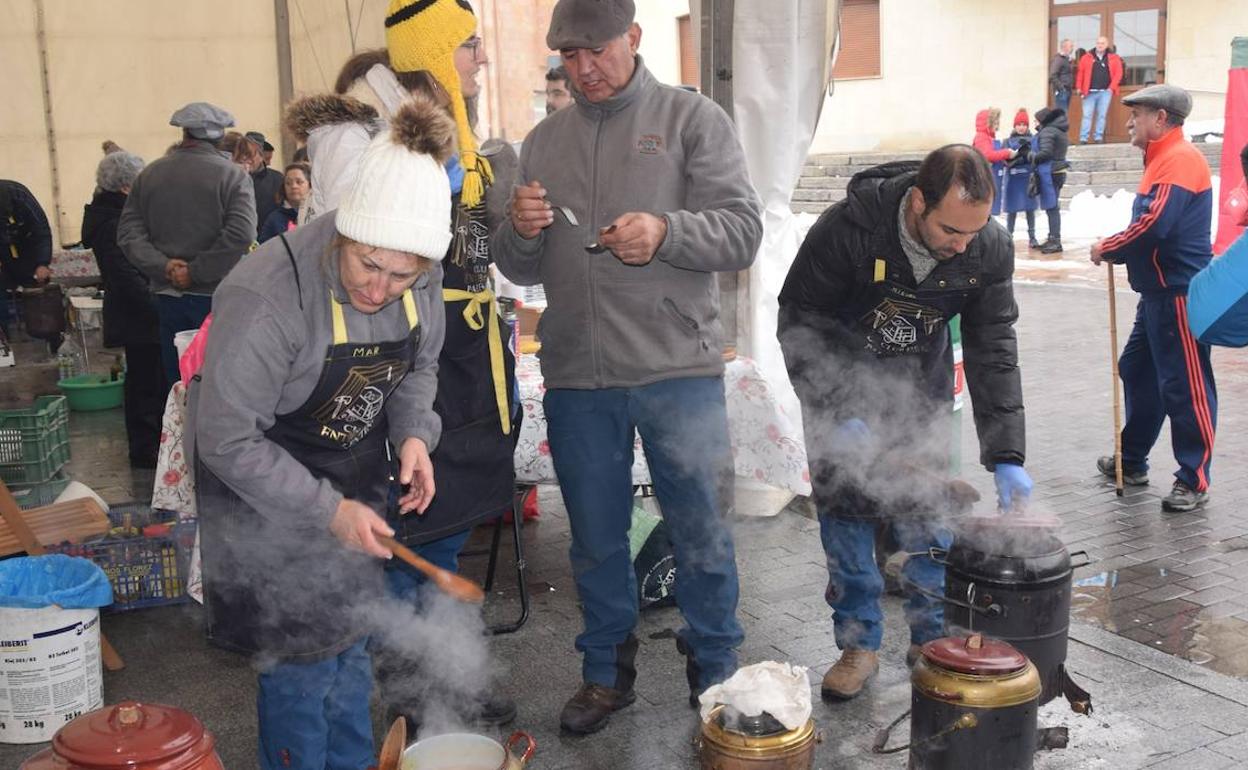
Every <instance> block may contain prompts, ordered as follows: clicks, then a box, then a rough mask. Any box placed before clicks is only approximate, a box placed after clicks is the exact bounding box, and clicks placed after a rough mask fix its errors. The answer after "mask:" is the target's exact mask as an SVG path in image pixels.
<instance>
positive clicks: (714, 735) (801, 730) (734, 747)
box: [696, 705, 819, 770]
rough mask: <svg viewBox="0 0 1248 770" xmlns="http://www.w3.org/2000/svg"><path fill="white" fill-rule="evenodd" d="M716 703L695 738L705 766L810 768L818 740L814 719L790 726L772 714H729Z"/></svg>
mask: <svg viewBox="0 0 1248 770" xmlns="http://www.w3.org/2000/svg"><path fill="white" fill-rule="evenodd" d="M726 709H727V707H725V706H722V705H720V706H716V707H715V709H714V710H713V711H711V718H710V719H709V720H707V721H706V722H703V724H702V732H701V734H700V735H699V736H698V738H697V740H696V742H697V744H698V755H699V757H700V758H701V767H702V770H810V768H811V767H813V766H814V762H815V744H816V743H818V742H819V736H818V733H816V731H815V720H814V719H813V718H811V719H807V720H806V724H804V725H802V726H801V727H798V728H797V729H795V730H789V729H786V728H785V727H784V725H782V724H780V723H779V722H777V721H776V720H775V718H773V717H772V716H771V715H770V714H767V713H764V714H763V715H762V716H760V717H741V716H739V715H738V716H737V717H736V718H735V719H732V718H729V712H728V711H726Z"/></svg>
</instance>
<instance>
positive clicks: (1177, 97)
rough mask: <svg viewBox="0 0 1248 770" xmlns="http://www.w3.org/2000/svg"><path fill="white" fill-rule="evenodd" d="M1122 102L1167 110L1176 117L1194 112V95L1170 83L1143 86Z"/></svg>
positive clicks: (1125, 97) (1128, 104)
mask: <svg viewBox="0 0 1248 770" xmlns="http://www.w3.org/2000/svg"><path fill="white" fill-rule="evenodd" d="M1122 103H1123V104H1125V105H1126V106H1128V107H1131V106H1132V105H1136V104H1138V105H1140V106H1141V107H1151V108H1153V109H1154V110H1165V111H1166V112H1167V113H1169V114H1171V115H1173V116H1175V117H1176V118H1186V117H1187V116H1188V115H1189V114H1191V112H1192V95H1191V94H1189V93H1188V92H1187V91H1184V90H1183V89H1182V88H1179V87H1178V86H1172V85H1170V84H1169V83H1158V84H1157V85H1155V86H1149V87H1148V88H1141V89H1140V90H1139V91H1136V92H1135V93H1133V94H1131V95H1130V96H1124V97H1123V98H1122Z"/></svg>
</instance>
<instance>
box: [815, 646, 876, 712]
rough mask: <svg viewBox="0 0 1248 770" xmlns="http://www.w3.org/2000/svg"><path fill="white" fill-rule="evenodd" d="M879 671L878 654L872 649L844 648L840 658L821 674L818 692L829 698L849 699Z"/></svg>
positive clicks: (856, 694)
mask: <svg viewBox="0 0 1248 770" xmlns="http://www.w3.org/2000/svg"><path fill="white" fill-rule="evenodd" d="M879 671H880V656H879V655H877V654H876V653H875V652H874V651H873V650H852V649H851V650H845V651H844V652H842V653H841V659H840V660H838V661H837V662H836V663H834V664H832V668H830V669H828V673H826V674H824V675H823V687H822V689H821V690H820V694H821V695H823V697H824V698H826V699H829V700H850V699H851V698H855V697H857V696H858V694H859V693H860V692H862V689H863V688H864V687H866V686H867V682H870V681H871V680H872V679H874V678H875V675H876V674H877V673H879Z"/></svg>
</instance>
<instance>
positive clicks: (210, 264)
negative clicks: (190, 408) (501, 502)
mask: <svg viewBox="0 0 1248 770" xmlns="http://www.w3.org/2000/svg"><path fill="white" fill-rule="evenodd" d="M169 124H170V125H172V126H178V127H179V128H181V129H182V141H181V142H180V143H179V144H176V145H174V146H173V148H172V149H171V150H169V152H168V153H166V154H165V156H164V157H162V158H160V159H158V160H156V161H153V162H152V163H150V164H148V166H147V167H146V168H144V169H143V172H142V173H140V174H139V177H138V179H136V180H134V185H133V186H132V187H131V189H130V196H129V197H128V198H127V199H126V208H125V209H124V210H123V211H122V213H121V220H120V222H118V224H117V245H118V246H120V247H121V250H122V251H123V252H125V255H126V258H127V259H129V260H130V261H131V262H133V263H134V266H135V267H137V268H139V269H140V270H142V271H143V273H144V274H145V275H146V276H147V277H148V280H149V281H150V282H151V288H152V292H153V293H155V294H156V307H157V310H158V311H159V313H160V358H161V361H162V363H163V364H164V367H165V376H166V378H167V381H168V382H169V384H170V385H172V384H173V383H175V382H177V381H178V380H180V379H181V378H182V377H181V374H180V373H179V372H178V354H177V350H176V348H174V345H173V337H174V335H175V334H177V333H178V332H180V331H184V330H186V329H197V328H199V325H200V324H201V323H203V322H204V318H205V317H206V316H207V315H208V311H209V310H210V309H211V307H212V293H213V291H214V290H215V289H216V288H217V284H219V283H220V282H221V279H223V278H225V276H226V274H227V273H229V272H230V270H231V269H233V267H234V265H236V264H238V260H239V259H241V258H242V256H243V255H244V254H246V253H247V249H248V248H250V247H251V244H252V242H253V241H255V239H256V196H255V191H254V188H253V186H252V184H251V180H250V179H248V178H247V172H246V171H243V169H242V168H241V167H240V166H238V165H236V164H234V163H231V162H230V160H229V159H228V158H227V157H225V156H224V155H223V154H222V153H221V152H220V151H218V150H217V142H219V141H220V140H221V138H222V137H223V136H225V129H227V128H229V127H230V126H232V125H234V116H233V115H231V114H230V113H228V112H226V111H225V110H223V109H221V108H220V107H217V106H215V105H212V104H208V103H207V102H192V103H191V104H188V105H186V106H185V107H183V108H182V109H180V110H178V111H177V112H175V113H173V117H171V118H170V119H169Z"/></svg>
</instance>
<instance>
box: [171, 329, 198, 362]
mask: <svg viewBox="0 0 1248 770" xmlns="http://www.w3.org/2000/svg"><path fill="white" fill-rule="evenodd" d="M196 334H199V329H187V330H186V331H181V332H178V333H177V334H175V335H173V346H174V347H175V348H177V350H178V360H181V359H182V354H183V353H185V352H186V349H187V348H189V347H190V346H191V341H192V340H194V339H195V335H196Z"/></svg>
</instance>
